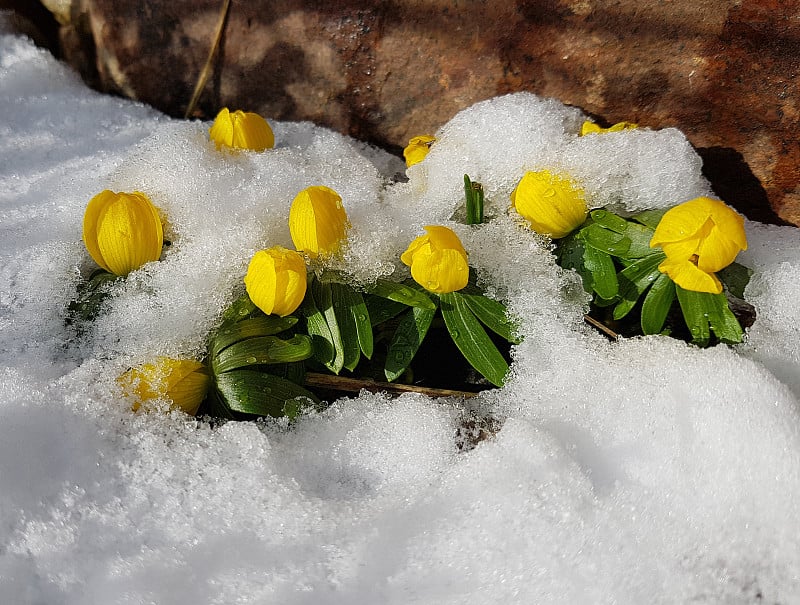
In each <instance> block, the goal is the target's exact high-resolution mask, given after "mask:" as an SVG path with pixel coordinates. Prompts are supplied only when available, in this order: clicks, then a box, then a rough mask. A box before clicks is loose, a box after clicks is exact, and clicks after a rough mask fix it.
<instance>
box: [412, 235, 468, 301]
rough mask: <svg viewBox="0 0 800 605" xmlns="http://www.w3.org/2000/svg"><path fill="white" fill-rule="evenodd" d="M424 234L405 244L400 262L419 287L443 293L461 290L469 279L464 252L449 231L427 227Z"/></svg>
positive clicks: (458, 241)
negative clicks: (407, 267) (407, 269)
mask: <svg viewBox="0 0 800 605" xmlns="http://www.w3.org/2000/svg"><path fill="white" fill-rule="evenodd" d="M425 231H426V234H425V235H422V236H420V237H418V238H416V239H415V240H414V241H412V242H411V244H409V246H408V248H407V249H406V251H405V252H404V253H403V254H402V255H401V256H400V260H401V261H402V262H403V263H405V264H406V265H408V266H410V267H411V277H413V278H414V281H416V282H417V283H418V284H419V285H421V286H422V287H423V288H425V289H427V290H430V291H431V292H436V293H437V294H444V293H446V292H455V291H456V290H461V289H462V288H464V287H465V286H466V285H467V281H468V280H469V264H468V263H467V251H466V250H465V249H464V245H463V244H462V243H461V240H460V239H459V238H458V236H457V235H456V234H455V233H454V232H453V230H452V229H448V228H447V227H442V226H440V225H428V226H426V227H425Z"/></svg>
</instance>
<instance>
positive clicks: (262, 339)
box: [211, 334, 314, 374]
mask: <svg viewBox="0 0 800 605" xmlns="http://www.w3.org/2000/svg"><path fill="white" fill-rule="evenodd" d="M313 352H314V347H313V344H312V342H311V339H310V338H309V337H308V336H305V335H303V334H297V335H295V336H293V337H292V338H290V339H289V340H283V339H281V338H278V337H277V336H256V337H255V338H248V339H246V340H241V341H239V342H237V343H234V344H232V345H231V346H229V347H227V348H226V349H223V350H222V351H221V352H220V353H219V355H217V356H216V357H214V358H213V360H212V364H211V365H212V369H213V370H214V373H215V374H222V373H224V372H229V371H231V370H235V369H237V368H244V367H250V366H257V365H265V364H272V363H289V362H292V361H303V360H305V359H308V358H309V357H311V356H312V355H313Z"/></svg>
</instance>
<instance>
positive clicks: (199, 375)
mask: <svg viewBox="0 0 800 605" xmlns="http://www.w3.org/2000/svg"><path fill="white" fill-rule="evenodd" d="M118 382H119V383H120V385H121V386H122V388H123V390H124V392H125V393H126V394H127V395H128V396H130V397H133V398H134V399H135V403H134V405H133V409H134V411H135V410H136V409H138V408H139V406H140V405H142V404H143V403H146V402H147V401H151V400H154V399H160V398H165V399H169V400H170V401H171V402H172V404H173V406H172V407H173V408H177V409H181V410H183V411H184V412H186V413H187V414H192V415H194V414H195V413H196V412H197V409H198V408H199V407H200V404H201V403H202V401H203V399H204V398H205V396H206V393H207V392H208V388H209V386H210V384H211V377H210V376H209V374H208V370H207V369H206V367H205V366H204V365H203V364H202V363H200V362H199V361H195V360H193V359H171V358H169V357H158V358H156V359H155V361H153V362H152V363H146V364H143V365H142V366H140V367H138V368H132V369H130V370H128V371H127V372H125V373H124V374H123V375H122V376H120V377H119V378H118Z"/></svg>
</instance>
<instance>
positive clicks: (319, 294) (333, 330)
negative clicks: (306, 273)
mask: <svg viewBox="0 0 800 605" xmlns="http://www.w3.org/2000/svg"><path fill="white" fill-rule="evenodd" d="M331 285H332V284H330V283H322V282H320V281H318V280H314V281H313V282H312V283H311V291H312V294H313V296H314V303H315V304H316V306H317V309H319V311H320V313H322V315H323V317H324V318H325V323H326V324H327V325H328V330H329V332H330V338H331V340H330V343H331V345H333V351H334V354H333V359H332V360H331V361H329V362H328V363H325V367H327V368H328V369H329V370H330V371H331V372H333V373H334V374H338V373H339V372H341V371H342V368H343V367H344V360H345V350H344V343H343V342H342V333H341V332H340V330H339V323H338V322H337V320H336V313H335V311H334V309H333V292H332V289H331Z"/></svg>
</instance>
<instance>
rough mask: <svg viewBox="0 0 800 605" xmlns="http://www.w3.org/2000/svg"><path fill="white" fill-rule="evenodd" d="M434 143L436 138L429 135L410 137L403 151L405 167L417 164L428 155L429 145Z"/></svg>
mask: <svg viewBox="0 0 800 605" xmlns="http://www.w3.org/2000/svg"><path fill="white" fill-rule="evenodd" d="M434 142H436V137H432V136H431V135H429V134H424V135H420V136H417V137H412V138H411V139H409V141H408V145H407V146H406V148H405V149H403V157H404V158H405V159H406V167H407V168H408V167H409V166H413V165H414V164H419V163H420V162H421V161H422V160H424V159H425V156H427V155H428V152H429V151H430V149H431V145H433V143H434Z"/></svg>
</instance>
